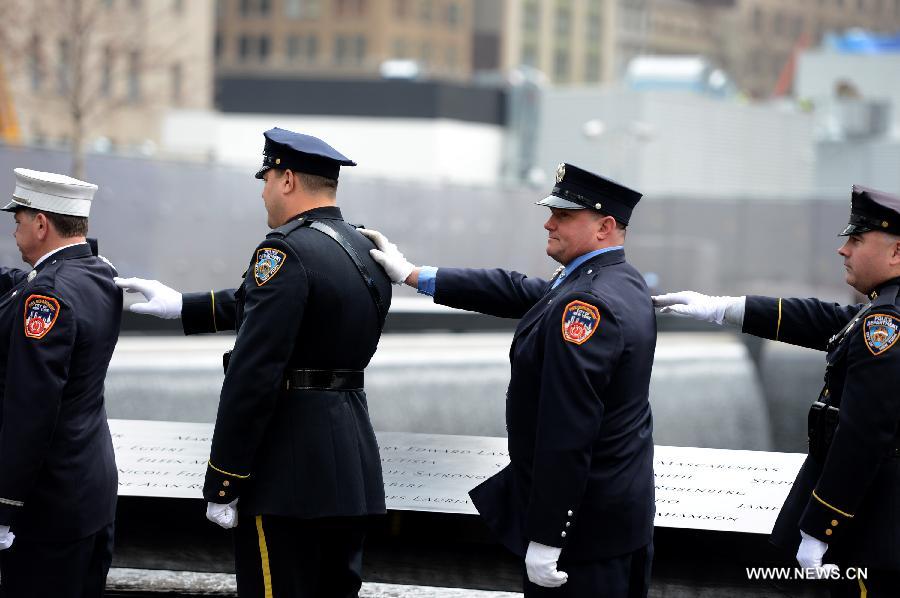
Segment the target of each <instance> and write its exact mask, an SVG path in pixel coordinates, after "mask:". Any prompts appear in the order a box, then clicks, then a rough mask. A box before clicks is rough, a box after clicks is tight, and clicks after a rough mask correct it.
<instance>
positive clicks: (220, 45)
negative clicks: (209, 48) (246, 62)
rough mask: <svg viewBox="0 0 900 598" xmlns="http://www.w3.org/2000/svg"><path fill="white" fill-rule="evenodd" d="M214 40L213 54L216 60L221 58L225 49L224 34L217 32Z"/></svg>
mask: <svg viewBox="0 0 900 598" xmlns="http://www.w3.org/2000/svg"><path fill="white" fill-rule="evenodd" d="M213 40H214V41H213V55H214V56H215V58H216V60H221V59H222V51H223V50H224V49H225V46H224V41H223V37H222V34H221V33H218V32H217V33H216V36H215V38H213Z"/></svg>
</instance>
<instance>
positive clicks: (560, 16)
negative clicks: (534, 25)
mask: <svg viewBox="0 0 900 598" xmlns="http://www.w3.org/2000/svg"><path fill="white" fill-rule="evenodd" d="M571 33H572V11H571V9H570V8H569V6H568V3H565V4H562V3H561V4H558V5H557V7H556V35H557V36H569V35H571Z"/></svg>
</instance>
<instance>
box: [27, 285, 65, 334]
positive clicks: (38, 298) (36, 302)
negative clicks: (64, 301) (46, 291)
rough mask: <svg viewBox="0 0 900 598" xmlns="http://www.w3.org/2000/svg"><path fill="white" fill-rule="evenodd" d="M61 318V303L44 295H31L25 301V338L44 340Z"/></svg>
mask: <svg viewBox="0 0 900 598" xmlns="http://www.w3.org/2000/svg"><path fill="white" fill-rule="evenodd" d="M58 316H59V301H57V300H56V299H54V298H53V297H46V296H44V295H31V296H30V297H28V299H26V300H25V336H27V337H28V338H44V337H45V336H46V335H47V333H48V332H50V329H51V328H53V325H54V324H56V318H57V317H58Z"/></svg>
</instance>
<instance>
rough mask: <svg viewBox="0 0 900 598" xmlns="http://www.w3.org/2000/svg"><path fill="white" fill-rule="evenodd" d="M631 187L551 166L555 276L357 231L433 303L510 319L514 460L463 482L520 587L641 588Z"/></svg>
mask: <svg viewBox="0 0 900 598" xmlns="http://www.w3.org/2000/svg"><path fill="white" fill-rule="evenodd" d="M640 197H641V195H640V194H639V193H637V192H635V191H633V190H631V189H628V188H626V187H623V186H622V185H619V184H617V183H614V182H612V181H610V180H607V179H604V178H602V177H600V176H597V175H595V174H592V173H590V172H587V171H585V170H582V169H580V168H577V167H575V166H572V165H570V164H561V165H560V166H559V169H558V170H557V176H556V186H555V187H554V188H553V191H552V194H551V195H550V196H549V197H547V198H545V199H544V200H542V201H540V202H538V204H539V205H544V206H547V207H549V208H550V209H551V215H550V218H549V219H548V220H547V223H546V224H545V225H544V228H545V229H547V231H548V233H549V239H548V242H547V254H548V255H550V256H551V257H552V258H553V259H555V260H556V261H558V262H559V263H560V264H562V265H563V267H561V268H560V269H559V271H558V274H557V275H556V276H555V277H554V278H553V280H551V281H546V280H541V279H537V278H529V277H527V276H525V275H523V274H519V273H517V272H509V271H506V270H499V269H497V270H471V269H455V268H440V269H436V268H431V267H421V268H417V267H415V266H413V265H412V264H411V263H409V262H407V261H406V259H405V258H404V257H403V255H402V254H401V253H400V252H399V251H398V250H397V248H396V246H394V245H393V244H391V243H389V242H388V241H387V239H385V238H384V237H383V236H382V235H381V234H380V233H377V232H374V231H370V232H368V233H367V234H368V235H369V236H370V237H371V238H372V239H373V240H374V241H375V243H376V245H378V250H376V251H375V252H373V254H374V255H375V256H376V260H378V261H379V263H381V264H382V265H383V266H384V267H385V269H386V271H387V272H388V275H389V276H390V277H391V278H392V279H393V280H394V281H395V282H396V281H405V282H406V283H407V284H409V285H410V286H414V287H417V288H418V289H419V291H420V292H423V293H425V294H429V295H432V296H433V297H434V300H435V302H437V303H441V304H443V305H448V306H451V307H456V308H461V309H467V310H471V311H477V312H481V313H486V314H491V315H495V316H500V317H507V318H518V319H519V324H518V327H517V328H516V332H515V336H514V337H513V341H512V347H511V349H510V361H511V369H512V371H511V377H510V382H509V390H508V392H507V404H506V421H507V430H508V433H509V454H510V465H509V466H508V467H506V468H505V469H503V470H502V471H501V472H500V473H498V474H497V475H495V476H493V477H492V478H490V479H489V480H487V481H485V482H484V483H483V484H481V485H479V486H478V487H476V488H475V489H473V490H472V491H471V493H470V495H471V497H472V501H473V502H474V504H475V506H476V508H477V509H478V511H479V513H480V514H481V516H482V517H483V519H484V520H485V522H486V523H487V524H488V526H489V527H490V528H491V530H492V531H493V532H494V533H495V534H496V536H497V537H498V538H499V539H500V540H501V542H502V543H503V544H504V545H505V546H506V547H507V548H509V549H510V550H511V551H513V552H514V553H515V554H517V555H518V556H520V557H524V559H525V569H526V579H525V596H527V597H529V598H531V597H533V596H559V597H568V596H572V597H576V596H577V597H584V598H588V597H590V598H595V597H600V596H602V597H605V598H618V597H622V598H625V597H639V596H646V595H647V591H648V586H649V578H650V564H651V560H652V553H653V544H652V539H653V517H654V512H655V507H654V488H653V438H652V418H651V413H650V404H649V400H648V399H649V390H648V389H649V384H650V370H651V368H652V365H653V355H654V349H655V346H656V319H655V316H654V313H653V306H652V304H651V302H650V294H649V291H648V290H647V286H646V284H645V283H644V279H643V277H642V276H641V275H640V273H639V272H638V271H637V270H635V269H634V267H632V266H631V265H629V264H628V263H627V262H626V261H625V252H624V247H623V245H624V241H625V227H626V225H627V224H628V222H629V220H630V217H631V213H632V209H633V208H634V206H635V205H636V204H637V202H638V200H639V199H640Z"/></svg>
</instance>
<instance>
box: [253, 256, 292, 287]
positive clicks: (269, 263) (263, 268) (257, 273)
mask: <svg viewBox="0 0 900 598" xmlns="http://www.w3.org/2000/svg"><path fill="white" fill-rule="evenodd" d="M285 257H286V256H285V255H284V252H283V251H280V250H278V249H272V248H271V247H262V248H260V249H257V250H256V265H254V266H253V277H254V278H255V279H256V286H258V287H261V286H263V285H264V284H266V283H267V282H269V281H270V280H272V279H273V278H275V275H276V274H278V271H279V270H280V269H281V265H282V264H283V263H284V258H285Z"/></svg>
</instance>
